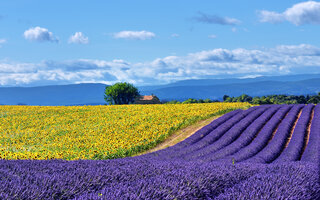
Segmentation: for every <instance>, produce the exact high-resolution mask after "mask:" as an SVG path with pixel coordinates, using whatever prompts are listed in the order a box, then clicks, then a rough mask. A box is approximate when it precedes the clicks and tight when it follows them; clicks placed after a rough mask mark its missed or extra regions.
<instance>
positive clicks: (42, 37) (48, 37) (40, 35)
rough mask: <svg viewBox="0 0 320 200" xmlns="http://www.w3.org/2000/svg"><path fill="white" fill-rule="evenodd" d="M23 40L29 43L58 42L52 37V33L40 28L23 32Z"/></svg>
mask: <svg viewBox="0 0 320 200" xmlns="http://www.w3.org/2000/svg"><path fill="white" fill-rule="evenodd" d="M23 35H24V38H25V39H27V40H30V41H37V42H45V41H50V42H58V41H59V40H58V39H57V38H56V37H54V36H53V34H52V32H49V31H48V29H46V28H41V27H39V26H37V27H34V28H30V29H28V30H26V31H25V32H24V34H23Z"/></svg>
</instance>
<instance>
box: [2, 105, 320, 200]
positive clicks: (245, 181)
mask: <svg viewBox="0 0 320 200" xmlns="http://www.w3.org/2000/svg"><path fill="white" fill-rule="evenodd" d="M309 129H310V131H309ZM319 167H320V105H317V106H314V105H294V106H292V105H291V106H289V105H281V106H280V105H272V106H258V107H252V108H250V109H248V110H245V111H242V110H237V111H233V112H231V113H228V114H226V115H224V116H222V117H220V118H218V119H217V120H215V121H213V122H212V123H210V124H209V125H207V126H206V127H204V128H203V129H201V130H199V131H198V132H196V133H195V134H194V135H192V136H191V137H189V138H188V139H186V140H184V141H182V142H180V143H179V144H177V145H174V146H172V147H170V148H167V149H164V150H160V151H157V152H154V153H150V154H146V155H142V156H138V157H132V158H124V159H116V160H105V161H93V160H92V161H90V160H86V161H85V160H80V161H63V160H50V161H31V160H17V161H12V160H11V161H8V160H0V199H320V173H319V172H320V170H319Z"/></svg>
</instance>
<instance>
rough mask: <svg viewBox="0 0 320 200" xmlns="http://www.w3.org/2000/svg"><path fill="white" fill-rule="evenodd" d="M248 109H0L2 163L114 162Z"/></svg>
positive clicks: (236, 106)
mask: <svg viewBox="0 0 320 200" xmlns="http://www.w3.org/2000/svg"><path fill="white" fill-rule="evenodd" d="M248 107H250V104H248V103H204V104H162V105H161V104H160V105H115V106H71V107H67V106H0V159H10V160H11V159H66V160H77V159H111V158H119V157H125V156H131V155H134V154H136V153H139V152H141V151H144V150H147V149H149V148H152V147H154V146H155V145H156V144H158V143H159V142H161V141H163V140H164V139H166V138H167V137H168V136H169V135H170V134H171V133H172V132H174V131H175V130H178V129H180V128H182V127H185V126H187V125H190V124H192V123H194V122H196V121H198V120H201V119H205V118H209V117H211V116H214V115H219V114H223V113H225V112H227V111H230V110H234V109H239V108H240V109H245V108H248Z"/></svg>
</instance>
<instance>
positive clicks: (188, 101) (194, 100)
mask: <svg viewBox="0 0 320 200" xmlns="http://www.w3.org/2000/svg"><path fill="white" fill-rule="evenodd" d="M182 103H184V104H186V103H198V101H197V100H196V99H187V100H185V101H184V102H182Z"/></svg>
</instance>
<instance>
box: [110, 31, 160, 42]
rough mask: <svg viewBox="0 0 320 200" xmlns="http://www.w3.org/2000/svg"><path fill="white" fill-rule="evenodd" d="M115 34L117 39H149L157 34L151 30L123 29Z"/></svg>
mask: <svg viewBox="0 0 320 200" xmlns="http://www.w3.org/2000/svg"><path fill="white" fill-rule="evenodd" d="M113 36H114V38H117V39H132V40H147V39H152V38H154V37H155V36H156V34H154V33H153V32H149V31H121V32H118V33H115V34H114V35H113Z"/></svg>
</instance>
